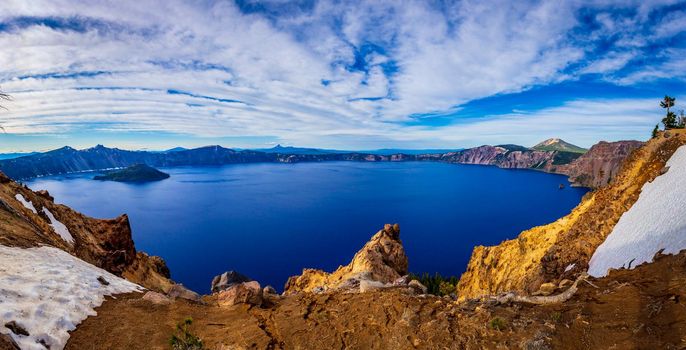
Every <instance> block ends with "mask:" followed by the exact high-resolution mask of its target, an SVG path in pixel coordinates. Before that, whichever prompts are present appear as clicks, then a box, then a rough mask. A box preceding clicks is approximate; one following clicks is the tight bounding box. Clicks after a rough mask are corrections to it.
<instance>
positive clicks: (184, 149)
mask: <svg viewBox="0 0 686 350" xmlns="http://www.w3.org/2000/svg"><path fill="white" fill-rule="evenodd" d="M179 151H188V148H184V147H174V148H170V149H168V150H166V151H164V153H170V152H179Z"/></svg>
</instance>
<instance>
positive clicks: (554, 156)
mask: <svg viewBox="0 0 686 350" xmlns="http://www.w3.org/2000/svg"><path fill="white" fill-rule="evenodd" d="M634 143H636V145H640V144H641V143H640V142H638V141H635V142H634ZM604 144H605V145H606V146H605V147H604V148H603V149H604V151H603V152H597V153H591V155H589V154H585V156H586V158H585V159H594V161H591V162H589V165H587V166H572V165H573V164H574V162H575V161H576V160H577V158H581V157H582V155H581V154H580V153H573V152H565V151H540V150H532V149H529V148H527V147H524V146H519V145H509V144H504V145H499V146H490V145H483V146H479V147H474V148H469V149H464V150H459V151H452V152H447V153H428V154H424V153H422V154H404V153H396V154H390V155H383V154H370V153H359V152H349V153H322V154H306V153H302V154H289V153H280V152H271V153H267V152H261V151H255V150H234V149H230V148H224V147H222V146H219V145H212V146H204V147H199V148H194V149H188V150H186V149H180V150H175V151H173V152H150V151H130V150H122V149H118V148H108V147H105V146H103V145H97V146H95V147H91V148H86V149H82V150H76V149H74V148H72V147H69V146H65V147H62V148H58V149H55V150H52V151H48V152H45V153H39V154H35V155H30V156H25V157H21V158H15V159H7V160H0V171H3V172H4V173H5V174H7V175H8V176H10V177H11V178H13V179H15V180H25V179H30V178H36V177H42V176H50V175H60V174H69V173H81V172H89V171H101V170H109V169H118V168H125V167H128V166H131V165H133V164H139V163H140V164H147V165H149V166H152V167H174V166H221V165H226V164H240V163H260V162H262V163H266V162H272V163H297V162H323V161H359V162H387V161H390V162H399V161H438V162H446V163H457V164H478V165H495V166H498V167H500V168H506V169H532V170H540V171H545V172H550V173H557V174H564V175H569V174H572V173H573V172H574V171H576V173H574V174H575V176H574V177H573V178H572V183H573V184H574V185H577V186H587V187H591V188H594V187H598V186H601V185H603V184H605V183H606V182H607V181H609V179H610V177H608V176H607V174H608V173H613V172H614V168H612V167H617V166H618V164H619V162H621V160H622V159H623V158H624V157H626V156H627V155H628V152H630V151H631V147H628V148H625V149H622V150H620V151H615V150H613V148H614V147H617V146H616V145H617V143H604ZM281 148H285V147H281ZM589 153H590V152H589ZM610 156H611V157H613V158H614V159H615V162H613V163H612V164H611V166H610V169H605V170H603V172H598V171H594V169H595V168H597V167H598V166H601V165H602V166H606V165H605V163H604V161H603V157H610ZM606 167H607V166H606ZM580 169H581V170H584V171H586V170H588V171H591V173H592V175H589V176H580V175H583V174H582V173H578V171H579V170H580ZM589 169H590V170H589ZM576 179H580V180H579V181H577V180H576Z"/></svg>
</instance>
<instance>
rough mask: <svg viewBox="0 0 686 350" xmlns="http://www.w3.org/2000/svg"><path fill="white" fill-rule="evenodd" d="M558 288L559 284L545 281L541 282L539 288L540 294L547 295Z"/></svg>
mask: <svg viewBox="0 0 686 350" xmlns="http://www.w3.org/2000/svg"><path fill="white" fill-rule="evenodd" d="M556 289H557V286H556V285H555V284H554V283H543V284H541V287H540V288H539V289H538V294H539V295H543V296H547V295H550V294H553V292H554V291H555V290H556Z"/></svg>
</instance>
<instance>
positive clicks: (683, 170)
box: [588, 146, 686, 277]
mask: <svg viewBox="0 0 686 350" xmlns="http://www.w3.org/2000/svg"><path fill="white" fill-rule="evenodd" d="M667 166H668V167H669V171H667V173H666V174H664V175H661V176H658V177H657V178H656V179H655V180H654V181H653V182H652V183H647V184H645V185H644V186H643V190H642V192H641V195H640V196H639V197H638V201H636V203H635V204H634V205H633V206H632V207H631V208H630V209H629V210H628V211H627V212H625V213H624V214H623V215H622V217H621V218H620V219H619V222H617V225H616V226H615V227H614V229H613V230H612V233H610V235H609V236H608V237H607V239H606V240H605V242H603V244H601V245H600V247H598V249H597V250H596V251H595V253H594V254H593V257H591V261H590V263H589V268H588V273H589V274H590V275H591V276H596V277H600V276H605V275H606V274H607V271H608V270H609V269H616V268H621V267H627V268H634V267H635V266H637V265H640V264H642V263H644V262H649V261H652V260H653V256H654V255H655V253H657V252H658V251H659V250H661V249H664V253H665V254H675V253H678V252H679V251H680V250H682V249H686V214H684V209H685V208H686V185H684V179H685V178H686V146H681V147H679V149H677V150H676V152H675V153H674V155H672V158H670V159H669V161H668V162H667Z"/></svg>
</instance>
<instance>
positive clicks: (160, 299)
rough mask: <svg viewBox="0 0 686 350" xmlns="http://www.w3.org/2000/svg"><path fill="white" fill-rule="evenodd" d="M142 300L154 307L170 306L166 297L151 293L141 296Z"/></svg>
mask: <svg viewBox="0 0 686 350" xmlns="http://www.w3.org/2000/svg"><path fill="white" fill-rule="evenodd" d="M143 300H147V301H149V302H151V303H153V304H155V305H167V304H171V299H169V298H168V297H167V296H166V295H164V294H161V293H157V292H152V291H150V292H147V293H145V295H143Z"/></svg>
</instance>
